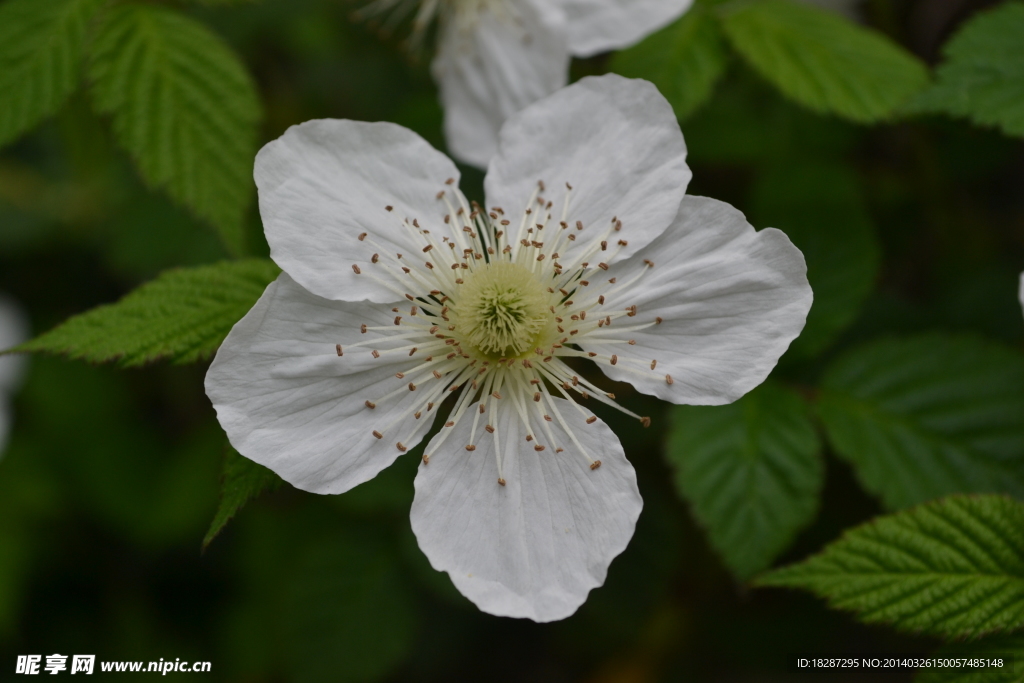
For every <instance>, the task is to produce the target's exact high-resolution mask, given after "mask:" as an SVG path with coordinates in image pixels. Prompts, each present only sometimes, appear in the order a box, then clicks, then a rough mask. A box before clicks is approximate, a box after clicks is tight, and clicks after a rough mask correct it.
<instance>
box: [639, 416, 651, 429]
mask: <svg viewBox="0 0 1024 683" xmlns="http://www.w3.org/2000/svg"><path fill="white" fill-rule="evenodd" d="M640 424H642V425H643V426H644V427H645V428H646V427H650V426H651V418H649V417H641V418H640Z"/></svg>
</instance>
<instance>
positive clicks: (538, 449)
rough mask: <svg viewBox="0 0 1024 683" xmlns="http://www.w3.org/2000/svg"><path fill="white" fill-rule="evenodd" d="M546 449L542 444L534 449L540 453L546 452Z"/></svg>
mask: <svg viewBox="0 0 1024 683" xmlns="http://www.w3.org/2000/svg"><path fill="white" fill-rule="evenodd" d="M544 448H545V446H541V445H540V444H537V445H536V446H534V447H533V450H535V451H537V452H538V453H540V452H541V451H542V450H544Z"/></svg>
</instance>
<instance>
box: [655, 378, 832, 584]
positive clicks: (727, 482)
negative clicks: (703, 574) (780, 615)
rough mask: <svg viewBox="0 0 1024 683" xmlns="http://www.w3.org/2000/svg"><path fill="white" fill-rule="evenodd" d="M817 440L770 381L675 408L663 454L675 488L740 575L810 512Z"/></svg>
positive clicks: (770, 553) (817, 484)
mask: <svg viewBox="0 0 1024 683" xmlns="http://www.w3.org/2000/svg"><path fill="white" fill-rule="evenodd" d="M820 450H821V443H820V442H819V440H818V436H817V434H816V433H815V431H814V426H813V425H812V424H811V421H810V419H809V417H808V415H807V406H806V404H805V403H804V401H803V399H801V398H800V396H799V395H797V394H796V393H795V392H793V391H791V390H789V389H785V388H783V387H781V386H778V385H776V384H773V383H771V382H769V383H766V384H763V385H761V386H760V387H758V388H757V389H754V390H753V391H752V392H750V393H749V394H747V395H746V396H744V397H743V398H741V399H740V400H739V401H736V402H735V403H733V404H731V405H726V406H713V407H712V406H678V407H676V408H674V409H673V412H672V432H671V434H670V436H669V442H668V449H667V452H666V456H667V458H668V460H669V463H670V464H671V465H672V466H673V467H674V469H675V481H676V486H677V487H678V488H679V491H680V492H681V493H682V495H683V497H684V498H686V499H687V500H688V501H689V502H690V504H691V505H692V507H693V512H694V514H695V515H696V517H697V519H698V520H699V521H700V523H701V524H702V525H704V526H705V527H706V528H707V530H708V534H709V536H710V538H711V543H712V544H713V545H714V546H715V548H716V549H717V550H718V552H719V553H721V555H722V557H723V558H724V559H725V562H726V564H728V565H729V568H730V569H732V571H733V572H734V573H735V574H736V576H737V577H739V578H740V579H747V578H750V577H751V576H752V575H753V574H755V573H757V572H759V571H761V570H762V569H764V568H765V567H767V566H768V565H769V564H771V562H772V560H773V559H775V557H776V556H777V555H778V554H779V553H780V552H782V551H783V550H785V548H786V546H787V545H788V544H789V542H790V541H791V540H792V539H793V536H794V535H795V534H796V532H797V531H798V530H799V529H800V528H801V527H803V526H804V525H806V524H807V523H808V522H810V521H811V519H812V518H813V517H814V513H815V511H816V510H817V507H818V494H819V492H820V490H821V485H822V479H823V474H824V473H823V467H822V462H821V458H820V457H819V452H820Z"/></svg>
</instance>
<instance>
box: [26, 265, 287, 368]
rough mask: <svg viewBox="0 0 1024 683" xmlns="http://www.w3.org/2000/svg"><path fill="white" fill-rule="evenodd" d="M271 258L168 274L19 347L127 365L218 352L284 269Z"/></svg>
mask: <svg viewBox="0 0 1024 683" xmlns="http://www.w3.org/2000/svg"><path fill="white" fill-rule="evenodd" d="M279 272H280V271H279V269H278V268H277V266H275V265H274V264H273V263H272V262H271V261H269V260H264V259H252V260H245V261H222V262H221V263H216V264H214V265H210V266H199V267H197V268H181V269H177V270H169V271H166V272H164V273H162V274H161V275H160V276H159V277H158V278H157V279H156V280H154V281H152V282H149V283H147V284H145V285H142V286H141V287H139V288H138V289H136V290H135V291H133V292H131V293H130V294H128V295H127V296H125V297H124V298H123V299H121V300H120V301H118V302H117V303H116V304H110V305H107V306H100V307H99V308H95V309H93V310H91V311H88V312H86V313H82V314H81V315H76V316H74V317H72V318H70V319H69V320H67V321H66V322H64V323H63V324H62V325H60V326H58V327H56V328H55V329H53V330H50V331H49V332H47V333H45V334H43V335H41V336H39V337H36V338H35V339H32V340H30V341H28V342H26V343H24V344H22V345H21V346H19V347H17V348H16V349H15V350H16V351H28V352H44V353H59V354H66V355H67V356H70V357H71V358H76V359H82V360H87V361H90V362H93V363H105V362H109V361H116V362H117V364H118V365H119V366H120V367H133V366H138V365H145V364H146V363H151V362H153V361H155V360H160V359H168V360H170V361H171V362H173V363H177V364H184V363H193V362H195V361H198V360H202V359H204V358H208V357H209V356H212V355H213V353H214V352H215V351H216V350H217V347H219V346H220V343H221V342H222V341H223V340H224V337H225V336H227V333H228V332H230V331H231V328H232V326H234V324H235V323H236V322H238V321H239V320H241V318H242V316H244V315H245V314H246V313H247V312H248V311H249V309H250V308H252V306H253V304H255V303H256V300H257V299H259V297H260V295H261V294H262V293H263V290H264V289H265V288H266V286H267V285H268V284H269V283H270V282H271V281H272V280H273V279H274V278H275V277H277V274H278V273H279Z"/></svg>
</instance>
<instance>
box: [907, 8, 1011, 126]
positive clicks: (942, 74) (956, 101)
mask: <svg viewBox="0 0 1024 683" xmlns="http://www.w3.org/2000/svg"><path fill="white" fill-rule="evenodd" d="M1022 36H1024V3H1020V2H1007V3H1005V4H1003V5H1000V6H999V7H996V8H995V9H992V10H989V11H987V12H981V13H979V14H978V15H977V16H976V17H974V18H973V19H971V20H970V21H969V22H967V24H965V25H964V27H963V28H962V29H960V31H959V32H958V33H957V34H956V35H955V36H954V37H953V38H952V40H950V41H949V42H948V43H946V45H945V46H944V47H943V48H942V53H943V55H944V56H945V58H946V61H945V62H943V64H942V65H940V66H939V67H938V69H936V72H935V74H936V83H935V85H934V86H932V87H931V88H929V89H928V90H926V91H925V92H923V93H922V94H921V96H920V97H919V98H918V99H917V100H915V102H914V103H913V104H912V105H911V110H913V111H922V112H946V113H948V114H952V115H953V116H963V117H967V118H969V119H971V120H972V121H974V122H975V123H977V124H978V125H981V126H997V127H999V128H1000V129H1002V130H1003V132H1004V133H1006V134H1007V135H1016V136H1021V137H1024V39H1022V38H1021V37H1022Z"/></svg>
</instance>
